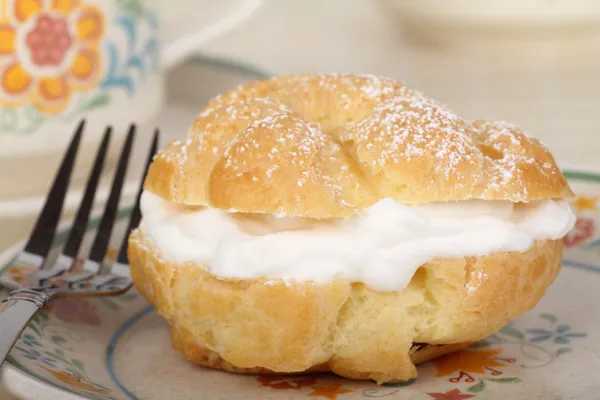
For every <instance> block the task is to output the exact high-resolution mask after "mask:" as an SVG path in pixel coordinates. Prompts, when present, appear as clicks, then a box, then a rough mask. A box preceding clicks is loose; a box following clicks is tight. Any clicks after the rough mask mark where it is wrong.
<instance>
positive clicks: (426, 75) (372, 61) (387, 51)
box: [0, 0, 600, 400]
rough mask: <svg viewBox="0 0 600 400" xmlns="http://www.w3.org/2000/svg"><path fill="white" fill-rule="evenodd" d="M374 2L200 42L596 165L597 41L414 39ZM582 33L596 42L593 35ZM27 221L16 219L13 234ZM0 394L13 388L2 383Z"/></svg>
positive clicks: (294, 2)
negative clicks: (385, 92)
mask: <svg viewBox="0 0 600 400" xmlns="http://www.w3.org/2000/svg"><path fill="white" fill-rule="evenodd" d="M379 3H380V2H374V1H372V0H353V1H345V0H330V1H328V2H322V1H320V0H288V1H279V0H266V1H265V5H264V6H263V8H262V9H261V10H259V12H258V13H257V15H256V16H255V17H254V18H253V19H252V20H251V21H249V22H248V23H247V24H246V25H245V26H244V27H242V28H241V29H239V30H237V31H235V32H233V33H231V34H229V35H227V36H225V37H222V38H220V39H218V40H216V41H214V42H213V43H211V44H210V45H209V46H208V48H207V50H208V51H209V52H211V53H214V54H221V55H225V56H229V57H233V58H237V59H239V60H241V61H245V62H248V63H251V64H254V65H256V66H259V67H262V68H263V69H266V70H269V71H272V72H275V73H288V72H299V71H315V70H316V71H325V72H339V71H344V72H368V73H374V74H381V75H386V76H390V77H394V78H398V79H400V80H402V81H404V82H407V83H408V84H409V85H411V86H413V87H415V88H418V89H420V90H421V91H423V92H425V93H427V94H429V95H432V96H434V97H436V98H438V99H439V100H441V101H442V102H444V103H446V104H448V105H450V106H451V107H452V108H454V109H455V110H456V111H457V112H459V113H461V114H463V115H464V116H466V117H469V118H494V119H502V120H507V121H511V122H514V123H517V124H518V125H520V126H522V127H523V128H525V129H526V130H527V131H528V132H529V133H530V134H532V135H534V136H538V137H540V138H541V139H542V140H543V141H544V142H545V143H546V144H547V145H548V147H550V149H551V150H552V151H553V153H554V155H555V157H556V158H557V160H558V161H559V162H562V163H566V164H570V165H573V164H575V165H581V166H585V167H588V168H600V157H599V156H598V155H597V153H598V151H597V150H598V149H599V148H600V131H599V128H598V127H597V125H598V122H597V119H598V117H597V116H598V115H600V114H599V112H598V110H600V79H599V78H600V52H599V51H597V50H595V49H597V48H598V46H588V45H587V44H585V43H584V42H580V43H579V46H573V44H572V43H571V44H569V43H567V44H563V45H546V46H544V47H543V48H534V49H525V50H524V49H522V48H520V49H515V48H510V49H507V48H497V49H494V48H493V47H489V48H485V49H483V50H482V49H481V48H478V49H474V48H465V47H461V48H460V49H459V48H458V47H460V46H458V45H457V47H456V48H453V49H449V48H440V47H435V46H433V45H428V44H424V43H420V44H416V43H415V41H410V40H408V39H407V37H406V36H405V35H404V34H403V33H402V32H401V30H400V28H399V26H398V23H397V21H396V20H395V19H394V18H392V17H391V14H390V13H389V12H384V10H382V8H380V4H379ZM587 40H589V41H591V42H593V43H600V35H599V36H598V37H597V38H596V37H590V38H588V39H587ZM582 43H583V44H582ZM1 222H5V221H1ZM30 223H31V221H25V222H20V230H19V231H18V234H19V235H21V236H22V233H21V232H27V231H28V230H29V229H30V226H29V224H30ZM11 232H12V233H11ZM15 235H16V234H15V233H14V231H10V230H9V231H8V232H7V230H3V231H0V248H5V247H6V246H8V245H9V244H12V243H14V242H15V241H16V240H17V239H18V238H19V236H15ZM0 400H14V398H13V397H12V396H10V395H8V394H7V393H5V392H4V391H3V390H2V388H1V387H0Z"/></svg>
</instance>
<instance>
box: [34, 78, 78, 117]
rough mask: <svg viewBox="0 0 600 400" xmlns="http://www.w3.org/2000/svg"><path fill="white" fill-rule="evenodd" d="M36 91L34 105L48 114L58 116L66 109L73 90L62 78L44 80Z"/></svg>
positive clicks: (39, 83) (41, 80) (40, 81)
mask: <svg viewBox="0 0 600 400" xmlns="http://www.w3.org/2000/svg"><path fill="white" fill-rule="evenodd" d="M36 89H37V90H35V91H34V96H33V103H34V104H35V105H36V106H37V107H38V108H39V109H40V110H43V111H45V112H47V113H51V114H57V113H59V112H61V111H62V110H64V109H65V107H66V106H67V104H68V103H69V98H70V96H71V88H70V87H69V85H68V84H67V80H66V79H65V78H64V77H62V76H57V77H51V78H42V79H40V80H39V82H38V84H37V88H36Z"/></svg>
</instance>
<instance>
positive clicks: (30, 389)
mask: <svg viewBox="0 0 600 400" xmlns="http://www.w3.org/2000/svg"><path fill="white" fill-rule="evenodd" d="M563 174H564V175H565V177H567V179H568V180H573V181H584V182H586V181H587V182H592V183H595V184H598V185H600V169H598V168H595V169H594V168H576V167H568V168H565V169H563ZM130 211H131V207H130V206H126V207H123V208H121V210H120V213H119V215H118V216H117V221H119V220H122V219H124V218H126V217H127V215H128V213H129V212H130ZM98 221H99V216H98V215H96V216H94V218H92V219H91V220H90V224H89V225H91V226H93V225H94V224H96V223H98ZM69 226H70V221H65V222H63V223H61V224H60V225H59V230H58V232H59V233H58V234H59V235H60V234H63V235H64V232H65V230H66V229H67V228H68V227H69ZM87 229H90V227H88V228H87ZM92 229H93V228H92ZM24 244H25V240H21V241H19V242H17V243H15V244H13V245H11V246H10V247H8V248H7V249H6V250H4V251H0V274H1V273H2V271H3V270H4V269H5V268H6V267H7V265H8V262H9V260H11V259H12V258H13V257H14V255H15V254H16V253H17V252H18V251H19V250H20V249H21V248H22V247H23V246H24ZM0 289H1V287H0ZM115 333H116V332H115ZM113 334H114V333H113ZM111 378H113V377H112V376H111ZM0 381H1V383H2V384H3V385H4V388H5V389H6V390H7V391H8V392H9V393H10V394H11V395H16V396H21V398H23V399H36V400H38V399H39V400H56V399H65V400H89V398H88V397H83V396H81V395H79V394H75V393H73V392H71V391H69V390H66V389H63V388H59V387H57V386H54V385H52V384H51V383H50V382H47V381H45V380H44V379H43V378H39V377H37V376H34V375H32V374H31V373H29V372H26V371H24V370H22V369H20V368H19V367H18V366H15V365H13V364H12V361H9V360H7V362H6V363H5V365H4V366H3V367H2V369H1V370H0ZM20 381H21V383H18V382H20ZM115 383H116V384H117V386H118V387H119V389H120V390H122V388H121V387H120V386H119V385H118V381H115Z"/></svg>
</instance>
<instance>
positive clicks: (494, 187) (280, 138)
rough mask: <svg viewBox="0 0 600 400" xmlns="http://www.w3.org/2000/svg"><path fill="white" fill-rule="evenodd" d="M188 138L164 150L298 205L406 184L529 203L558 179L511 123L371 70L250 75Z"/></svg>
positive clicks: (391, 192)
mask: <svg viewBox="0 0 600 400" xmlns="http://www.w3.org/2000/svg"><path fill="white" fill-rule="evenodd" d="M189 136H190V139H188V141H186V142H185V143H182V142H179V143H173V144H172V145H171V147H170V151H167V152H165V154H166V155H164V157H168V158H169V162H172V163H174V164H178V165H183V164H186V163H187V162H188V160H189V159H190V157H191V156H190V154H192V153H190V150H191V149H193V150H194V152H193V154H194V156H193V157H196V158H200V157H202V158H203V159H204V160H205V164H207V165H215V164H216V163H219V162H220V161H223V167H224V168H225V169H226V170H227V171H230V174H231V176H235V177H239V178H243V180H244V182H246V184H247V182H255V183H256V185H257V188H260V187H263V188H268V187H270V185H287V186H285V187H286V189H285V190H292V193H290V194H289V196H287V198H288V199H290V200H289V201H291V202H292V203H294V204H295V206H298V207H302V205H301V203H302V202H303V201H306V196H311V195H312V194H311V193H312V192H311V191H314V190H315V188H317V187H318V188H322V189H326V191H328V192H329V193H330V194H331V199H332V201H333V202H334V203H336V204H337V205H342V206H343V207H351V208H353V209H361V208H362V207H364V205H361V206H360V207H359V206H358V205H357V204H358V203H357V202H356V201H357V200H356V199H365V198H373V201H375V200H377V198H380V197H381V196H384V197H385V196H390V197H394V198H396V199H397V200H398V201H408V202H411V201H412V200H411V196H412V195H411V193H415V194H416V193H421V194H423V193H427V197H428V198H429V201H448V200H461V199H469V198H483V199H501V198H506V199H510V200H512V201H526V200H527V199H528V195H529V193H528V187H530V186H531V181H532V180H534V181H536V182H535V184H536V185H538V186H543V185H546V186H548V187H551V186H552V185H555V186H554V187H556V182H557V180H558V182H559V183H560V179H561V175H560V172H559V171H558V169H557V167H556V165H555V163H554V161H553V159H552V157H551V156H550V155H549V153H548V152H547V151H546V150H545V148H544V147H543V146H541V145H540V144H539V143H538V142H537V140H536V139H532V138H530V137H528V136H527V135H526V134H525V133H523V132H522V131H521V130H519V129H518V128H516V127H514V126H511V125H510V124H508V123H506V122H486V121H468V120H465V119H463V118H460V117H459V116H457V115H456V114H455V113H453V112H452V111H451V110H450V109H449V108H448V107H446V106H444V105H442V104H440V103H438V102H436V101H434V100H432V99H430V98H428V97H426V96H424V95H423V94H421V93H419V92H417V91H414V90H411V89H409V88H407V87H406V86H403V85H402V84H400V83H398V82H396V81H393V80H391V79H388V78H379V77H376V76H372V75H345V74H334V75H314V74H304V75H292V76H289V77H282V78H274V79H270V80H266V81H261V82H253V83H250V84H246V85H243V86H240V87H238V88H236V89H234V90H232V91H230V92H226V93H224V94H223V95H221V96H218V97H216V98H215V99H214V100H213V101H211V102H210V104H209V105H208V106H207V108H206V109H204V110H203V111H202V112H201V113H200V114H199V115H198V117H197V119H196V122H195V123H194V125H193V127H192V128H191V129H190V133H189ZM161 157H162V155H161ZM293 171H295V172H293ZM532 171H533V172H532ZM182 173H183V172H182ZM206 173H207V174H210V169H208V168H207V172H206ZM526 174H529V175H527V176H528V178H527V179H526ZM532 174H533V175H532ZM412 175H414V176H412ZM534 176H535V177H538V178H539V179H537V178H535V179H534V178H533V177H534ZM545 179H546V180H548V181H552V182H553V183H546V181H545ZM207 180H208V177H207ZM288 180H289V182H287V181H288ZM365 182H366V183H365ZM289 185H291V187H288V186H289ZM292 187H293V188H292ZM257 190H259V189H257ZM299 191H302V193H304V194H303V195H299V194H298V193H300V192H299ZM315 196H316V195H315ZM295 206H294V207H295ZM277 207H280V205H278V206H277ZM284 208H285V207H284ZM291 208H293V207H291ZM278 209H279V208H278ZM284 211H286V210H284ZM287 212H288V213H291V214H293V213H294V211H293V210H291V209H290V210H287Z"/></svg>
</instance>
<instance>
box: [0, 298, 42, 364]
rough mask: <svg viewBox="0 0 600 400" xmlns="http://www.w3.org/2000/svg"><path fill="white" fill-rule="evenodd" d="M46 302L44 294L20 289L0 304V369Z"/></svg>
mask: <svg viewBox="0 0 600 400" xmlns="http://www.w3.org/2000/svg"><path fill="white" fill-rule="evenodd" d="M48 300H50V296H49V295H47V294H45V293H42V292H36V291H33V290H27V289H20V290H16V291H14V292H12V293H11V294H10V296H8V298H6V299H5V300H4V301H2V302H1V303H0V367H2V364H4V361H5V360H6V357H7V356H8V353H10V350H11V349H12V348H13V346H14V345H15V342H16V341H17V339H18V338H19V335H20V334H21V332H22V331H23V329H25V327H26V326H27V323H28V322H29V320H30V319H31V318H32V317H33V316H34V315H35V313H36V312H37V311H38V310H39V309H40V308H42V307H43V306H44V304H46V303H47V302H48Z"/></svg>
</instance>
